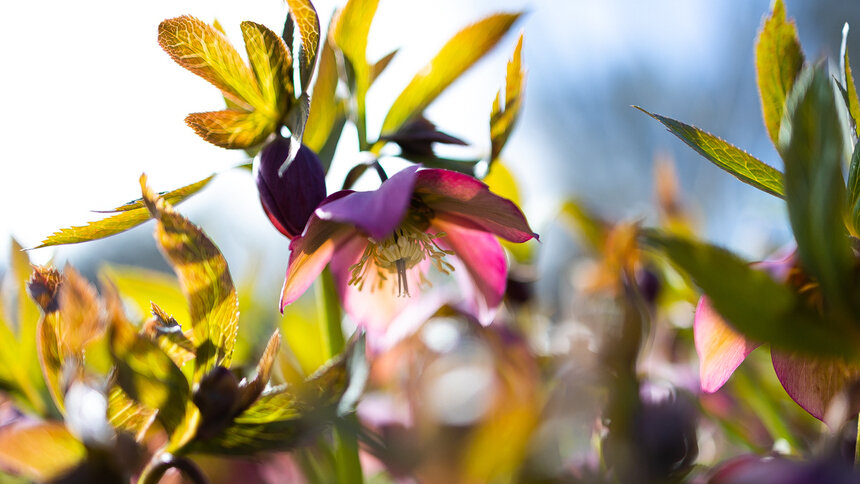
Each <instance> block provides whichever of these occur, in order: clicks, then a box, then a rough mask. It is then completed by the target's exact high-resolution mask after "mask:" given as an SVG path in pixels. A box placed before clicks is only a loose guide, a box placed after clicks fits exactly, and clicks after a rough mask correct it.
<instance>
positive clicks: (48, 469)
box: [0, 420, 87, 481]
mask: <svg viewBox="0 0 860 484" xmlns="http://www.w3.org/2000/svg"><path fill="white" fill-rule="evenodd" d="M86 453H87V450H86V448H85V447H84V444H82V443H81V442H80V441H78V439H76V438H75V436H74V435H72V434H71V432H69V430H68V429H66V427H65V426H64V425H63V424H62V423H59V422H38V421H32V420H30V421H19V422H14V423H11V424H8V425H5V426H3V427H0V465H2V467H3V468H4V469H9V470H11V471H12V472H14V473H15V474H18V475H21V476H25V477H27V478H30V479H34V480H37V481H46V480H49V479H51V478H53V477H56V476H58V475H59V474H61V473H63V472H64V471H67V470H69V469H71V468H72V467H73V466H75V465H76V464H77V463H78V462H80V461H81V460H83V459H84V458H85V457H86Z"/></svg>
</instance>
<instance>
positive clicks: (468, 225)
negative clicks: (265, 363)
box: [281, 166, 537, 330]
mask: <svg viewBox="0 0 860 484" xmlns="http://www.w3.org/2000/svg"><path fill="white" fill-rule="evenodd" d="M496 236H500V237H504V238H505V239H507V240H510V241H513V242H525V241H527V240H529V239H532V238H535V237H537V235H536V234H535V233H534V232H532V230H531V228H529V225H528V222H526V219H525V217H524V216H523V214H522V212H521V211H520V209H519V208H518V207H517V206H516V205H515V204H514V203H513V202H511V201H510V200H507V199H504V198H502V197H499V196H497V195H495V194H493V193H491V192H490V190H489V188H488V187H487V186H486V185H485V184H483V183H481V182H480V181H478V180H477V179H475V178H473V177H471V176H468V175H464V174H462V173H457V172H454V171H449V170H441V169H419V167H417V166H412V167H409V168H406V169H404V170H402V171H400V172H398V173H397V174H395V175H394V176H392V177H391V178H390V179H388V180H386V181H385V182H383V183H382V184H381V185H380V187H379V188H378V189H377V190H373V191H367V192H353V191H349V190H344V191H340V192H337V193H334V194H332V195H331V196H329V197H328V198H327V199H326V200H324V201H323V202H322V203H321V204H320V206H319V207H318V208H317V209H316V211H315V212H314V215H313V216H312V217H311V219H310V220H309V221H308V224H307V226H306V227H305V231H304V233H303V234H302V235H301V237H297V238H295V239H293V241H292V243H291V244H290V250H291V253H290V264H289V268H288V269H287V277H286V280H285V281H284V288H283V292H282V294H281V308H282V309H283V307H284V306H286V305H288V304H290V303H292V302H293V301H295V300H296V299H297V298H298V297H299V296H301V295H302V293H304V292H305V290H306V289H307V288H308V287H309V286H310V284H311V283H312V282H313V280H314V279H315V278H316V276H317V275H318V274H319V273H320V272H321V271H322V270H323V269H324V268H325V266H326V265H327V264H329V263H331V269H332V273H333V275H334V278H335V282H336V284H337V286H338V290H339V292H340V296H341V298H342V300H343V303H344V307H345V308H346V311H347V312H348V313H349V314H350V316H351V317H352V318H353V319H355V320H356V322H357V323H358V324H361V325H363V326H365V327H367V328H368V329H370V330H382V329H384V328H385V326H387V324H388V322H390V321H391V319H392V318H393V317H394V316H395V315H396V314H397V313H399V312H400V310H401V309H402V308H403V306H404V305H405V303H406V301H407V300H408V299H407V298H406V297H405V296H414V295H416V294H417V293H418V292H419V291H420V290H421V288H422V287H425V286H426V285H427V279H426V277H425V273H426V272H427V269H428V268H429V267H430V266H433V267H435V268H436V269H437V270H438V271H440V272H442V273H450V272H454V273H455V274H456V275H457V276H458V280H459V281H460V282H461V283H462V284H461V286H462V287H464V288H465V294H464V296H465V297H466V298H467V299H469V300H470V301H471V302H472V303H473V304H474V305H475V308H476V310H477V313H478V314H483V315H485V316H487V318H482V319H484V322H488V321H487V319H488V317H489V315H490V314H491V312H492V311H493V310H494V309H495V308H496V307H497V306H498V305H499V304H500V303H501V300H502V297H503V295H504V291H505V281H506V275H507V262H506V259H505V255H504V251H503V250H502V247H501V245H500V244H499V242H498V240H497V239H496ZM455 269H456V270H455ZM397 296H401V297H397Z"/></svg>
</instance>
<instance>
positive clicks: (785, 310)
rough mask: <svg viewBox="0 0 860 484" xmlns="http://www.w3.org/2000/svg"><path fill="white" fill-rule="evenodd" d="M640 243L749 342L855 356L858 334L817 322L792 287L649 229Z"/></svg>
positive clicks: (720, 252)
mask: <svg viewBox="0 0 860 484" xmlns="http://www.w3.org/2000/svg"><path fill="white" fill-rule="evenodd" d="M644 240H645V243H646V244H647V245H650V246H652V247H655V248H657V249H659V250H661V251H662V252H663V253H665V254H666V255H667V256H668V257H669V259H670V260H671V261H672V262H673V263H674V264H675V265H676V266H678V267H679V268H680V269H682V270H683V271H685V272H686V273H687V274H689V275H690V277H691V278H692V279H693V281H694V282H695V283H696V285H698V286H699V287H700V288H701V289H702V291H703V292H704V293H705V294H706V295H707V296H708V299H709V301H710V302H711V304H712V306H713V307H714V309H716V310H717V312H718V313H719V314H720V315H721V316H723V317H724V318H725V320H726V321H727V322H728V323H729V324H730V325H731V326H732V327H734V328H735V329H736V330H738V331H739V332H740V333H742V334H743V335H744V336H746V337H748V338H750V339H751V340H753V341H760V342H763V343H771V344H772V345H773V346H774V347H776V348H781V349H786V350H795V351H798V352H801V353H804V354H813V355H827V356H838V357H843V358H849V359H851V358H856V348H857V341H858V338H860V335H856V334H852V333H851V332H848V331H846V330H845V328H843V327H837V326H836V325H835V324H830V323H831V321H827V320H822V319H821V318H820V317H818V316H817V315H816V314H815V313H814V311H813V310H812V309H810V308H809V307H807V306H806V305H805V303H803V302H802V301H801V300H800V298H799V297H798V296H797V294H795V293H794V291H792V289H791V288H789V287H788V286H786V285H783V284H780V283H778V282H776V281H774V280H773V279H772V278H771V276H770V275H768V274H767V273H766V272H764V271H761V270H756V269H753V268H751V267H750V266H749V265H748V264H747V263H746V262H744V261H742V260H741V259H739V258H738V257H737V256H735V255H734V254H732V253H731V252H729V251H727V250H725V249H722V248H719V247H716V246H713V245H709V244H706V243H702V242H697V241H694V240H691V239H688V238H685V237H680V236H670V235H663V234H660V233H658V232H654V231H651V232H647V233H646V234H645V237H644Z"/></svg>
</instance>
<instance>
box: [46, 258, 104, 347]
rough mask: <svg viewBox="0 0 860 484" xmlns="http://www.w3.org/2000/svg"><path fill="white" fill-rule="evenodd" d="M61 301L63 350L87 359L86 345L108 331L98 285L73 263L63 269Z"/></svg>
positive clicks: (58, 327)
mask: <svg viewBox="0 0 860 484" xmlns="http://www.w3.org/2000/svg"><path fill="white" fill-rule="evenodd" d="M59 303H60V314H59V316H60V317H59V319H58V320H57V321H58V322H59V324H58V326H57V328H56V331H57V338H58V340H59V343H60V345H61V354H62V355H64V356H66V355H69V356H76V357H77V358H79V359H83V355H84V348H85V347H86V346H87V344H88V343H89V342H90V341H92V340H94V339H95V338H98V337H99V336H101V334H102V332H103V331H104V321H103V320H102V317H101V305H100V303H99V300H98V295H97V293H96V289H95V287H93V286H92V285H91V284H90V283H89V282H88V281H87V280H86V279H84V277H83V276H81V275H80V274H79V273H78V271H76V270H75V269H74V268H73V267H72V266H70V265H66V267H65V268H64V269H63V282H62V284H61V285H60V293H59Z"/></svg>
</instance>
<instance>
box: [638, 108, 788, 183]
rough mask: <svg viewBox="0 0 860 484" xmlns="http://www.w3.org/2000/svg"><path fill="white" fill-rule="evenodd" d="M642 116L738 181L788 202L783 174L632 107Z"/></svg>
mask: <svg viewBox="0 0 860 484" xmlns="http://www.w3.org/2000/svg"><path fill="white" fill-rule="evenodd" d="M633 107H635V108H636V109H638V110H640V111H642V112H643V113H645V114H647V115H648V116H651V117H652V118H654V119H656V120H657V121H660V122H661V123H663V125H664V126H666V128H668V129H669V132H671V133H672V134H674V135H675V136H677V137H678V138H680V139H681V141H683V142H684V143H687V145H688V146H689V147H690V148H693V149H694V150H696V152H698V153H699V154H700V155H702V156H704V157H705V158H706V159H707V160H708V161H710V162H711V163H713V164H715V165H717V166H718V167H720V168H722V169H723V170H725V171H727V172H729V173H730V174H731V175H733V176H734V177H735V178H737V179H738V180H740V181H742V182H744V183H746V184H747V185H750V186H753V187H755V188H758V189H759V190H762V191H764V192H767V193H770V194H771V195H776V196H777V197H780V198H785V187H784V186H783V180H782V178H783V175H782V172H780V171H779V170H777V169H776V168H773V167H772V166H770V165H768V164H766V163H764V162H762V161H759V160H757V159H755V158H754V157H752V156H751V155H749V154H748V153H747V152H745V151H743V150H741V149H740V148H736V147H735V146H732V145H730V144H729V143H726V142H725V141H723V140H722V139H720V138H717V137H716V136H714V135H712V134H710V133H706V132H704V131H702V130H700V129H699V128H696V127H695V126H690V125H689V124H684V123H682V122H680V121H676V120H674V119H671V118H667V117H664V116H660V115H659V114H653V113H649V112H648V111H646V110H644V109H642V108H640V107H639V106H633Z"/></svg>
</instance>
